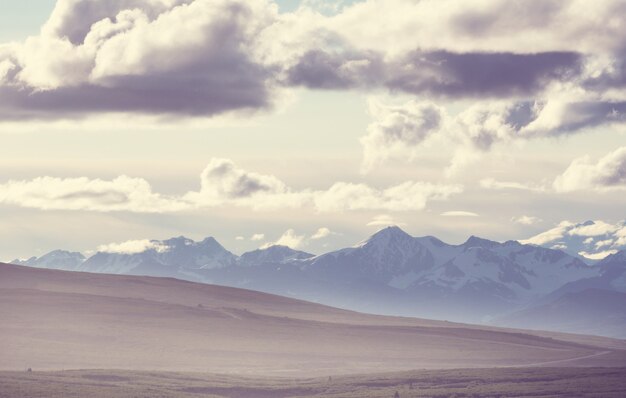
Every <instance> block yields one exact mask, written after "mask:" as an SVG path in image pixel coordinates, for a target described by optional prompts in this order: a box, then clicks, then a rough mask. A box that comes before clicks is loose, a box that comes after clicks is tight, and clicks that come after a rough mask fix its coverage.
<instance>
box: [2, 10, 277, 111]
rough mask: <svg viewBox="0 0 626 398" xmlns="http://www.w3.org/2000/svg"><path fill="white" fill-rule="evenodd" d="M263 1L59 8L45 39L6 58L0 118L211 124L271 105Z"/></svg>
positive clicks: (14, 48)
mask: <svg viewBox="0 0 626 398" xmlns="http://www.w3.org/2000/svg"><path fill="white" fill-rule="evenodd" d="M276 16H277V8H276V7H275V5H273V4H272V3H270V2H269V1H266V0H252V1H242V0H217V1H199V0H187V1H181V0H178V1H176V0H164V1H161V0H159V1H156V0H124V1H116V2H106V1H93V0H60V1H59V2H58V3H57V5H56V7H55V10H54V12H53V14H52V15H51V17H50V19H49V21H48V22H47V23H46V25H45V26H44V28H43V29H42V32H41V34H40V35H39V36H33V37H30V38H28V39H27V40H26V41H25V42H23V43H20V44H13V45H11V46H10V47H8V50H6V51H4V52H0V54H2V53H4V56H2V55H0V61H5V62H7V61H8V62H10V63H11V70H10V72H9V74H8V76H7V74H6V73H5V78H4V79H3V80H4V84H2V86H0V115H1V116H2V118H4V119H7V118H32V117H49V118H56V117H75V116H80V115H83V114H86V113H100V112H140V113H148V114H178V115H198V116H206V115H214V114H217V113H221V112H226V111H231V110H241V109H259V108H265V107H268V106H270V105H271V102H272V93H271V86H272V84H273V83H272V82H273V81H274V80H275V77H274V76H273V71H272V69H273V66H272V65H270V64H267V63H265V62H263V61H262V60H259V59H258V58H257V57H256V56H255V55H254V54H255V52H256V51H255V48H257V47H258V44H257V43H256V41H257V37H258V36H259V33H260V32H261V31H262V30H263V29H265V28H266V27H267V26H269V25H271V24H272V23H273V22H274V20H275V18H276Z"/></svg>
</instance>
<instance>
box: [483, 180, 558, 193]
mask: <svg viewBox="0 0 626 398" xmlns="http://www.w3.org/2000/svg"><path fill="white" fill-rule="evenodd" d="M480 186H481V187H483V188H485V189H495V190H503V189H514V190H521V191H535V192H542V191H545V190H546V188H544V187H543V186H540V185H531V184H524V183H521V182H515V181H498V180H496V179H493V178H483V179H482V180H480Z"/></svg>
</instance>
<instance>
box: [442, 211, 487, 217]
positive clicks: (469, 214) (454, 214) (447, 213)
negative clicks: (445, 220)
mask: <svg viewBox="0 0 626 398" xmlns="http://www.w3.org/2000/svg"><path fill="white" fill-rule="evenodd" d="M441 215H442V216H444V217H478V214H476V213H474V212H471V211H462V210H454V211H444V212H443V213H441Z"/></svg>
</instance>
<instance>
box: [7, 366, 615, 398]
mask: <svg viewBox="0 0 626 398" xmlns="http://www.w3.org/2000/svg"><path fill="white" fill-rule="evenodd" d="M396 392H397V393H398V396H399V397H401V398H408V397H433V398H434V397H439V398H443V397H446V398H447V397H454V398H462V397H472V398H477V397H501V398H504V397H507V398H508V397H511V398H512V397H520V398H521V397H534V398H552V397H568V398H574V397H602V398H611V397H614V398H621V397H624V396H625V395H626V368H611V369H607V368H583V369H581V368H500V369H493V368H492V369H460V370H420V371H411V372H401V373H387V374H375V375H357V376H332V377H318V378H298V379H295V378H293V379H292V378H253V377H237V376H228V375H209V374H201V373H171V372H136V371H115V370H80V371H59V372H37V371H35V372H32V373H27V372H19V373H18V372H0V397H2V398H68V397H87V396H88V397H93V398H100V397H102V398H109V397H118V398H131V397H132V398H144V397H145V398H166V397H167V398H169V397H171V398H183V397H185V398H198V397H211V398H218V397H219V398H291V397H293V398H296V397H298V398H305V397H336V398H339V397H341V398H348V397H350V398H370V397H371V398H387V397H389V398H393V397H394V396H395V394H396Z"/></svg>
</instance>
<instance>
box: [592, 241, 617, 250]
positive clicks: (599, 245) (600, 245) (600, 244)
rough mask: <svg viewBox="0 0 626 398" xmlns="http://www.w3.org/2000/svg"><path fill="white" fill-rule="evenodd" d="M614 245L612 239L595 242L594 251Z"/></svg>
mask: <svg viewBox="0 0 626 398" xmlns="http://www.w3.org/2000/svg"><path fill="white" fill-rule="evenodd" d="M614 243H615V242H614V241H613V239H606V240H601V241H598V242H596V243H595V244H594V246H595V247H596V250H599V249H601V248H603V247H611V246H612V245H613V244H614Z"/></svg>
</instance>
